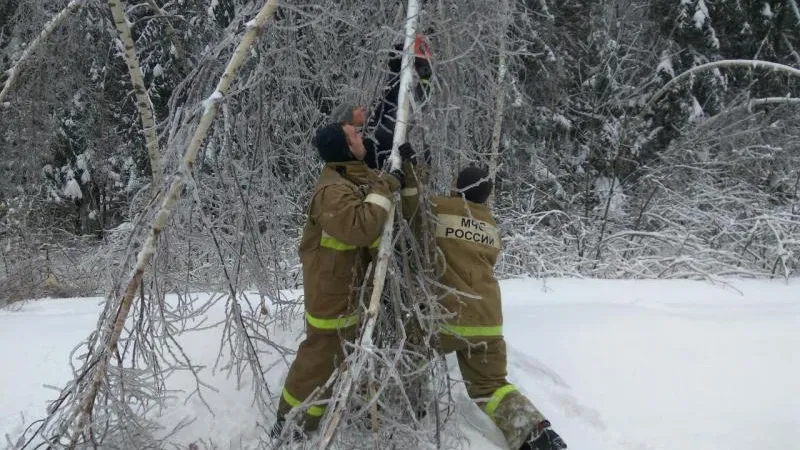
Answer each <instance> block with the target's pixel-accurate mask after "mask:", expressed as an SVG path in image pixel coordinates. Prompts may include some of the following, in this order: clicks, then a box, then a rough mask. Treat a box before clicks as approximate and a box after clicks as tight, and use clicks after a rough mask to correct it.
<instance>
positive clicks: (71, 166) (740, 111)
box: [0, 0, 800, 301]
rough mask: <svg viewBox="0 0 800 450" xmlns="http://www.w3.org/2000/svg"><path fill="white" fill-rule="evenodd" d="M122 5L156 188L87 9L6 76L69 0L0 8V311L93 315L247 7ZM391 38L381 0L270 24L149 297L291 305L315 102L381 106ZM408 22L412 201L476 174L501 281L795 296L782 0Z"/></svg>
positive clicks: (119, 73)
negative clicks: (477, 170)
mask: <svg viewBox="0 0 800 450" xmlns="http://www.w3.org/2000/svg"><path fill="white" fill-rule="evenodd" d="M123 6H124V8H125V15H126V17H127V21H128V24H129V25H130V30H131V34H132V38H133V42H134V43H135V52H136V54H137V55H138V59H139V63H140V65H141V70H142V74H143V84H144V87H145V89H144V92H138V94H142V93H145V94H147V95H146V97H147V98H149V101H150V102H151V103H152V108H151V110H152V112H153V115H154V118H155V125H156V127H155V131H156V133H157V143H158V148H157V152H158V155H159V157H160V166H161V168H160V172H162V173H163V178H161V179H158V178H157V179H156V180H155V182H154V181H153V173H154V172H153V159H152V158H151V156H150V154H149V153H148V149H147V145H146V139H145V133H143V127H142V121H141V117H140V109H139V108H137V104H138V103H139V102H138V100H137V98H138V97H137V90H136V89H135V88H134V86H133V84H132V81H131V76H130V73H129V70H128V66H127V65H126V60H125V58H124V53H125V45H124V44H123V42H122V41H121V40H120V37H119V36H120V35H119V33H118V29H117V28H116V27H115V22H114V20H113V18H112V14H111V12H110V10H109V7H108V4H107V3H105V2H100V1H97V0H85V1H72V2H69V11H67V13H66V14H65V16H64V18H63V20H60V21H59V22H58V24H57V26H55V27H54V28H53V29H52V33H50V34H49V35H47V36H45V37H44V38H43V39H41V40H39V41H36V47H35V48H32V51H30V52H28V54H26V52H27V50H28V48H29V47H30V46H31V45H32V43H33V42H34V41H35V40H36V38H37V36H38V35H39V33H41V32H42V30H43V29H45V25H46V24H47V23H48V22H49V21H50V20H51V19H52V18H53V17H55V16H56V15H58V14H59V13H62V14H63V13H64V11H65V8H66V7H68V2H66V1H64V0H58V1H50V0H48V1H45V0H0V70H3V71H6V72H5V73H4V74H3V75H0V87H2V86H3V84H2V83H7V84H8V89H7V93H6V94H5V96H4V97H3V98H2V99H0V154H2V155H3V157H2V160H0V251H2V268H1V269H0V300H1V301H8V300H13V299H19V298H30V297H36V296H42V295H55V296H75V295H90V294H98V293H107V292H109V289H110V288H113V287H114V286H115V283H117V282H118V280H119V277H120V275H123V274H125V273H126V271H128V270H129V269H130V267H129V266H130V263H131V261H130V260H131V257H130V255H131V254H132V252H133V251H135V250H136V249H137V246H138V245H141V244H140V242H141V240H142V237H143V235H144V234H143V233H144V232H146V226H142V225H146V224H147V223H148V221H149V220H150V218H152V215H153V208H152V206H153V204H154V203H155V200H154V195H156V194H157V193H158V192H161V191H163V190H164V187H165V186H166V185H167V184H168V183H169V180H170V179H171V177H172V176H173V174H174V173H175V171H176V169H177V167H178V165H179V162H180V158H181V156H182V155H183V152H184V150H185V148H186V146H187V144H188V140H189V137H190V136H191V135H192V132H193V131H194V127H196V126H197V122H198V118H199V116H200V115H201V114H202V106H203V102H204V101H205V100H206V99H207V98H208V97H209V96H210V95H211V93H212V92H214V86H215V83H216V82H217V80H218V79H219V77H220V75H221V74H222V72H223V70H224V68H225V64H226V63H227V61H228V60H229V59H230V56H231V53H232V51H233V49H234V47H235V45H236V43H237V42H238V38H239V36H240V35H241V33H242V32H243V30H244V29H245V25H246V22H247V21H248V20H250V19H251V18H252V16H253V14H254V13H255V11H257V10H258V8H259V7H260V6H261V2H257V1H248V0H171V1H164V0H146V1H129V2H124V4H123ZM402 18H403V3H401V2H392V1H386V0H381V1H365V0H343V1H336V2H326V3H325V4H324V5H323V4H322V3H319V2H311V1H309V2H285V3H282V4H281V5H280V7H279V9H278V12H277V15H276V17H275V18H274V20H273V21H272V22H270V23H269V24H268V26H266V27H265V28H264V29H263V30H262V33H261V36H260V37H259V39H258V40H257V41H256V43H255V45H254V46H253V48H252V49H251V50H250V51H249V54H248V59H247V60H246V62H245V64H244V66H243V67H242V69H241V72H240V74H239V77H238V78H237V80H236V82H235V83H234V85H233V87H232V91H231V92H230V93H229V94H228V95H226V96H225V98H224V100H223V102H222V104H221V109H220V113H219V115H218V117H217V119H216V121H215V122H214V124H213V127H212V128H211V130H210V133H209V136H208V138H207V139H206V141H205V143H204V146H203V147H202V149H201V153H200V157H199V158H198V160H197V162H196V164H195V165H194V167H193V171H192V173H193V178H192V179H191V180H190V181H189V184H188V186H187V189H186V190H185V191H184V194H183V196H182V199H181V200H180V201H179V204H178V207H177V208H176V209H175V211H174V214H173V215H172V216H171V217H170V224H169V227H168V229H167V230H166V231H165V233H164V234H163V235H162V236H161V238H160V240H161V241H160V242H161V244H160V245H159V249H158V253H157V255H156V259H155V260H154V266H155V268H156V269H157V270H156V271H154V272H153V273H154V275H152V277H148V278H146V282H148V283H151V285H152V286H157V287H158V289H163V290H165V291H174V290H176V289H179V288H187V289H209V290H214V289H218V288H221V286H224V284H225V280H226V279H229V277H235V278H236V280H238V282H239V283H241V286H245V287H247V288H250V289H256V290H258V291H259V292H260V293H262V294H265V295H269V294H272V293H276V292H277V290H279V289H283V288H287V287H297V286H298V285H299V284H301V283H302V280H301V279H299V275H298V273H299V270H298V268H299V265H298V264H299V263H298V260H297V256H296V247H297V242H298V239H299V234H300V230H301V226H302V223H303V221H304V212H305V208H306V205H307V200H308V196H309V194H310V190H311V187H312V185H313V183H314V182H315V178H316V175H317V174H318V171H319V169H320V167H321V162H320V161H319V159H318V158H317V156H316V154H315V151H314V149H313V147H312V146H311V145H310V140H311V136H312V135H313V131H314V129H315V128H316V127H317V126H319V125H321V124H322V123H323V122H324V121H325V118H326V115H327V114H328V113H329V111H330V110H331V109H332V108H333V107H335V106H336V105H338V104H340V103H342V102H344V101H350V102H360V103H363V104H371V103H372V102H374V101H375V100H376V99H377V98H378V97H379V96H380V90H381V86H382V83H384V82H385V79H386V75H387V71H388V69H387V65H386V60H387V55H388V50H389V49H391V48H392V46H393V45H394V44H395V43H397V42H401V40H402V33H401V31H402ZM419 21H420V26H421V29H422V30H424V31H425V32H426V34H427V35H428V38H429V40H430V43H431V46H432V49H433V54H434V75H435V76H434V88H435V89H434V91H433V92H434V93H433V96H432V98H431V101H430V105H429V107H427V108H426V109H424V110H422V111H420V112H418V113H416V114H415V115H414V128H413V130H412V132H411V134H410V141H411V142H412V143H413V144H414V145H415V146H416V147H417V148H418V149H421V148H424V147H425V146H428V147H429V148H430V150H431V152H432V154H433V169H434V178H433V184H432V186H430V189H429V192H443V191H445V190H446V189H447V186H449V185H450V183H451V180H452V175H453V173H455V171H457V169H458V168H459V167H462V166H463V165H466V164H470V163H474V164H490V163H491V159H492V155H493V154H495V153H497V154H498V160H497V162H498V168H497V172H496V177H497V195H496V198H495V200H494V208H495V212H496V214H497V216H498V219H499V222H500V225H501V229H502V233H503V235H502V237H503V242H504V252H503V258H502V262H501V264H500V267H499V271H500V273H501V276H516V275H532V276H564V275H573V276H575V275H577V276H593V277H627V278H654V277H693V278H697V277H714V276H726V275H743V276H781V277H784V276H791V275H796V274H797V272H798V269H799V268H800V267H799V266H798V258H800V237H799V236H800V230H799V227H800V197H799V196H798V195H799V194H798V188H800V120H798V119H800V104H798V103H800V100H798V98H800V97H798V90H799V89H800V76H799V75H800V10H798V6H797V2H796V1H795V0H785V1H749V0H603V1H582V0H561V1H552V0H506V1H500V2H494V1H491V2H490V1H479V0H468V1H461V0H458V1H457V0H430V1H427V2H424V3H423V4H422V14H421V15H420V18H419ZM23 56H24V58H23ZM21 58H23V60H22V61H21V62H20V59H21ZM734 60H738V61H734ZM749 61H762V62H769V63H775V64H766V63H753V62H749ZM710 63H717V64H711V65H710V66H708V64H710ZM12 68H13V70H15V71H16V75H17V76H15V77H13V78H14V79H13V84H12V83H10V82H9V81H12V80H11V79H12V77H11V74H12ZM682 74H683V75H682ZM679 77H680V78H679ZM670 81H674V83H672V84H671V85H669V86H667V89H666V90H664V91H662V88H663V87H665V86H666V85H667V83H669V82H670ZM498 117H499V118H500V119H502V121H501V122H500V128H499V129H498V131H499V134H496V132H495V124H496V120H497V118H498ZM493 135H494V136H493ZM493 137H494V138H495V140H494V141H496V142H497V144H498V146H497V151H496V152H495V151H494V149H493V145H492V144H493ZM223 274H225V276H223ZM117 288H118V287H117Z"/></svg>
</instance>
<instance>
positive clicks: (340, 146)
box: [314, 123, 367, 162]
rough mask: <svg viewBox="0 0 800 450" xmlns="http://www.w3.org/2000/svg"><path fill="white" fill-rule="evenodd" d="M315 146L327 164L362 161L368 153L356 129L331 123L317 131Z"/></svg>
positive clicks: (347, 125)
mask: <svg viewBox="0 0 800 450" xmlns="http://www.w3.org/2000/svg"><path fill="white" fill-rule="evenodd" d="M314 146H315V147H316V148H317V151H318V152H319V156H320V158H322V160H323V161H325V162H348V161H361V160H363V159H364V156H365V155H366V153H367V151H366V150H365V149H364V142H363V140H362V139H361V135H360V134H358V131H356V129H355V127H353V126H352V125H349V124H341V123H331V124H328V125H325V126H323V127H322V128H320V129H318V130H317V133H316V135H315V136H314Z"/></svg>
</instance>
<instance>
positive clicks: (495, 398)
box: [483, 384, 517, 420]
mask: <svg viewBox="0 0 800 450" xmlns="http://www.w3.org/2000/svg"><path fill="white" fill-rule="evenodd" d="M515 391H517V387H516V386H514V385H513V384H507V385H505V386H503V387H501V388H500V389H498V390H496V391H494V393H493V394H492V396H491V397H490V398H489V402H488V403H486V407H485V408H484V409H483V410H484V411H485V412H486V414H487V415H488V416H489V417H490V418H491V419H492V420H494V412H495V410H496V409H497V407H498V406H500V403H501V402H502V401H503V399H505V398H506V395H508V394H510V393H512V392H515Z"/></svg>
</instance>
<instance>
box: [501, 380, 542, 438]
mask: <svg viewBox="0 0 800 450" xmlns="http://www.w3.org/2000/svg"><path fill="white" fill-rule="evenodd" d="M492 420H494V423H495V424H496V425H497V428H499V429H500V431H502V432H503V436H505V438H506V441H507V442H508V446H509V448H511V449H512V450H517V449H519V448H522V446H523V444H525V443H527V442H528V441H530V440H531V436H532V435H534V434H536V437H538V434H539V433H535V432H536V431H537V430H536V425H537V424H539V423H541V422H544V421H545V419H544V416H543V415H542V413H541V412H539V410H538V409H536V407H535V406H533V403H531V401H530V400H528V399H527V398H526V397H525V396H524V395H522V394H520V393H519V392H516V391H515V392H511V393H509V394H508V395H507V396H506V398H504V399H503V401H502V402H501V403H500V405H498V406H497V409H495V410H494V414H493V415H492Z"/></svg>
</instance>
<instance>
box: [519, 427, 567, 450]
mask: <svg viewBox="0 0 800 450" xmlns="http://www.w3.org/2000/svg"><path fill="white" fill-rule="evenodd" d="M534 433H535V434H534ZM565 448H567V444H566V443H565V442H564V440H563V439H561V436H559V435H558V433H556V432H555V431H553V429H552V428H550V422H549V421H547V420H543V421H541V422H539V424H537V425H536V431H534V432H533V433H531V439H529V440H528V442H525V443H524V444H522V447H520V448H519V450H562V449H565Z"/></svg>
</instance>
